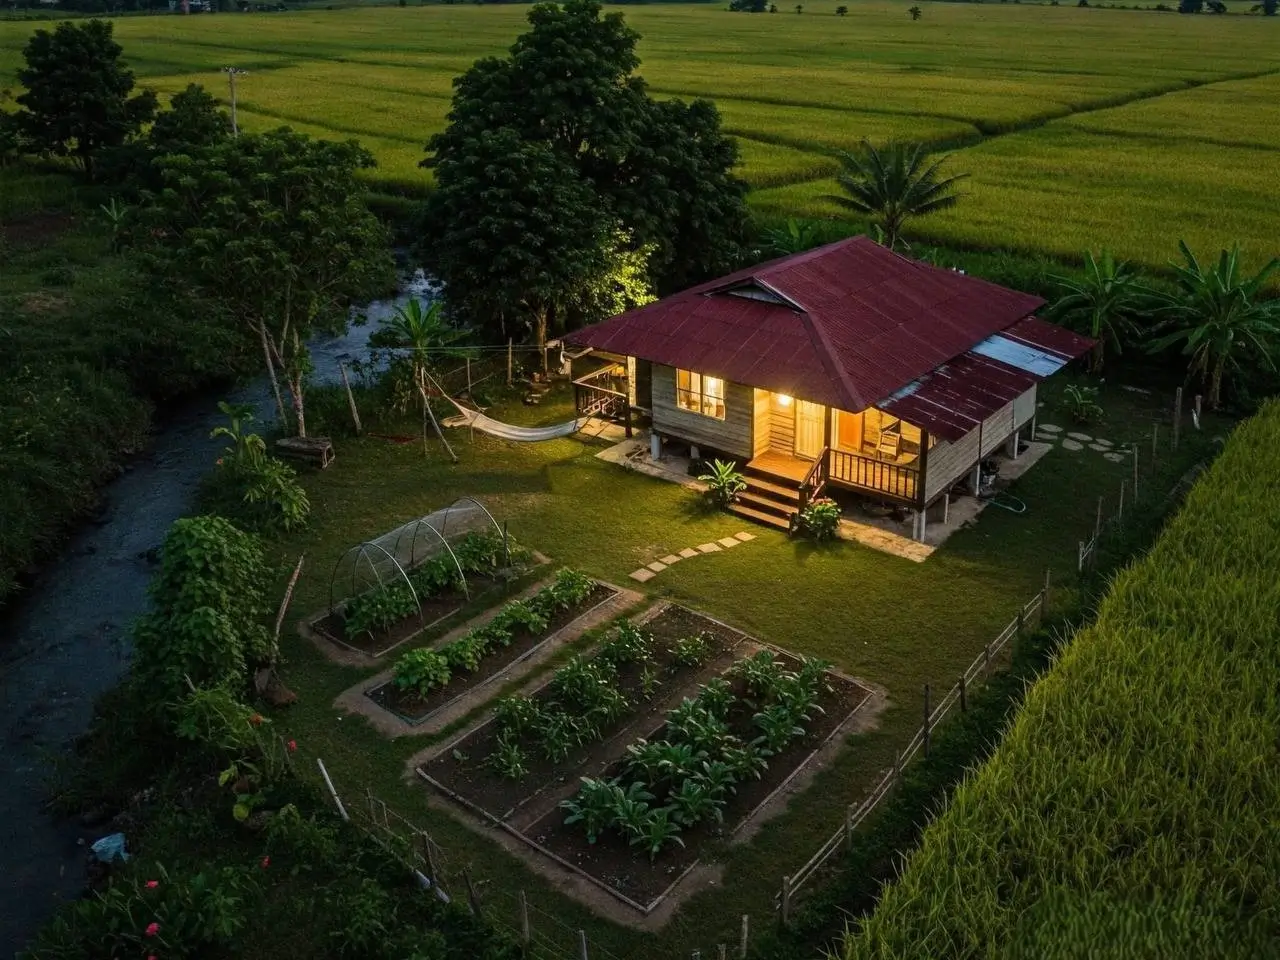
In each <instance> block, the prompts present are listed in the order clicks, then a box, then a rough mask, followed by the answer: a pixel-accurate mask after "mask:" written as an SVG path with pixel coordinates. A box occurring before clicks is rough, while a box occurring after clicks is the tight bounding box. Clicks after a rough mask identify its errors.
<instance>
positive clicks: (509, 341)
mask: <svg viewBox="0 0 1280 960" xmlns="http://www.w3.org/2000/svg"><path fill="white" fill-rule="evenodd" d="M514 343H515V341H514V340H513V339H511V338H510V337H508V338H507V386H508V387H509V386H511V383H512V375H511V368H512V352H513V347H512V344H514Z"/></svg>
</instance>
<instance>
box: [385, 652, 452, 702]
mask: <svg viewBox="0 0 1280 960" xmlns="http://www.w3.org/2000/svg"><path fill="white" fill-rule="evenodd" d="M452 675H453V673H452V670H451V668H450V665H449V660H448V658H447V657H446V656H445V655H444V654H442V653H440V652H439V651H438V650H432V649H430V648H429V647H419V648H418V649H417V650H410V651H409V652H408V653H405V654H404V655H403V656H401V657H400V658H399V659H398V660H396V666H395V673H394V674H393V679H394V682H395V685H396V686H397V687H399V688H400V689H401V690H412V691H414V692H415V693H416V694H417V695H418V696H420V697H426V695H427V694H429V693H430V692H431V691H432V690H435V689H437V688H439V687H445V686H448V685H449V680H450V678H451V677H452Z"/></svg>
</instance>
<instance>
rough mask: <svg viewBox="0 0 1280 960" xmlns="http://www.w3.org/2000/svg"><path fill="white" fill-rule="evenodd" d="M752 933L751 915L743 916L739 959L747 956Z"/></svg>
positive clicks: (739, 940)
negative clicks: (749, 936) (748, 942)
mask: <svg viewBox="0 0 1280 960" xmlns="http://www.w3.org/2000/svg"><path fill="white" fill-rule="evenodd" d="M750 932H751V915H750V914H747V913H744V914H743V915H742V933H740V934H739V935H738V957H739V960H742V958H743V957H745V956H746V955H747V936H748V934H749V933H750Z"/></svg>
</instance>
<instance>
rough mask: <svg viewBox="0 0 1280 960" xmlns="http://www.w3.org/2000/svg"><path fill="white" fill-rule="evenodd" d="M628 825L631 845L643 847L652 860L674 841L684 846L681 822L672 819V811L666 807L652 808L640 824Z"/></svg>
mask: <svg viewBox="0 0 1280 960" xmlns="http://www.w3.org/2000/svg"><path fill="white" fill-rule="evenodd" d="M628 826H629V835H630V838H631V845H632V846H633V847H641V848H643V849H644V850H645V851H646V852H647V853H648V854H649V859H650V860H652V859H654V858H655V857H656V856H657V855H658V854H659V853H661V852H662V851H663V850H664V849H666V848H667V847H668V846H670V845H671V844H672V843H678V844H679V845H680V846H682V847H683V846H684V841H683V840H682V839H680V824H679V823H677V822H676V821H675V820H674V819H672V815H671V811H670V810H668V809H667V808H666V807H663V808H661V809H659V810H650V811H649V812H648V814H647V815H646V816H645V817H644V819H643V820H641V821H640V822H639V824H637V825H634V826H631V825H630V824H629V825H628Z"/></svg>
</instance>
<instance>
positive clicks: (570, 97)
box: [422, 0, 747, 337]
mask: <svg viewBox="0 0 1280 960" xmlns="http://www.w3.org/2000/svg"><path fill="white" fill-rule="evenodd" d="M529 22H530V24H531V25H532V29H531V30H530V31H529V32H528V33H525V34H524V35H523V36H521V37H520V38H519V39H517V40H516V42H515V43H514V44H513V45H512V47H511V52H510V55H509V56H507V57H505V58H493V57H491V58H487V59H484V60H480V61H478V62H477V63H476V64H475V65H474V66H473V67H472V68H471V70H469V71H468V72H467V73H466V74H464V75H463V76H461V77H459V78H457V79H456V80H455V81H454V87H455V93H454V99H453V105H452V109H451V110H450V113H449V116H448V126H447V127H446V129H445V130H444V131H443V132H441V133H439V134H436V135H435V136H433V137H432V138H431V140H430V142H429V143H428V144H427V151H428V154H429V158H428V159H427V160H425V161H424V165H429V166H433V167H434V168H435V170H436V183H437V190H436V191H435V193H434V194H433V196H432V198H431V200H430V201H429V202H428V206H427V217H426V224H427V229H426V236H425V237H424V240H423V242H422V252H423V254H424V258H425V260H426V263H427V266H428V267H429V268H430V269H431V270H432V271H433V272H434V273H435V274H436V275H437V276H438V277H439V278H440V279H441V280H442V281H444V284H445V296H446V299H447V301H448V306H449V310H450V313H451V314H453V315H455V316H457V317H459V318H461V319H465V320H467V321H468V322H470V323H471V324H473V325H475V326H477V327H481V328H483V329H485V330H488V331H492V332H493V333H494V334H496V335H513V334H514V333H515V332H516V331H517V330H518V329H519V328H521V327H522V326H524V325H528V326H529V328H530V329H532V330H533V331H534V333H535V335H537V336H539V337H541V336H542V335H543V334H545V330H546V329H547V326H548V324H549V323H550V324H554V323H560V324H563V323H564V322H565V321H566V319H568V318H569V317H571V316H573V311H572V310H571V309H570V304H571V303H575V302H576V303H577V305H578V309H579V310H580V311H581V312H582V313H583V315H582V316H581V317H580V319H582V320H592V319H598V318H599V317H598V316H590V315H586V314H589V313H590V308H589V301H588V300H583V299H582V297H581V296H580V294H581V292H582V291H583V290H584V289H586V288H588V287H591V286H593V285H594V286H595V287H596V289H599V285H600V284H601V283H602V282H604V283H605V285H606V286H607V285H608V281H607V280H602V278H604V277H606V276H607V275H608V274H609V272H610V271H611V270H613V269H615V268H616V267H617V266H618V265H619V264H621V263H623V262H630V263H634V258H632V259H631V260H627V255H628V254H634V253H636V252H637V251H645V252H646V253H645V257H646V270H647V275H648V279H649V280H650V281H651V283H652V284H653V285H654V286H656V287H658V288H659V289H662V290H669V289H676V288H679V287H681V286H685V285H687V284H689V283H690V282H693V281H695V280H699V279H703V278H705V277H707V276H709V275H714V274H715V273H717V272H722V271H723V270H725V269H727V268H729V267H730V266H732V265H733V264H735V263H736V261H737V260H738V258H739V256H740V254H741V243H742V239H743V237H744V235H745V230H746V222H747V218H746V207H745V204H744V199H743V198H744V197H745V193H746V185H745V184H744V183H743V182H742V181H741V180H739V179H737V178H736V177H734V176H733V174H732V167H733V165H734V163H735V162H736V160H737V150H736V145H735V144H734V142H733V140H732V139H730V138H729V137H727V136H725V135H724V134H723V132H722V131H721V130H720V117H719V114H718V112H717V111H716V109H715V107H714V105H712V104H711V103H710V102H708V101H702V100H699V101H694V102H693V103H691V104H685V103H682V102H679V101H665V102H656V101H654V100H653V99H652V98H650V97H649V95H648V93H647V92H646V86H645V83H644V80H643V79H641V78H640V77H639V76H636V75H635V74H634V71H635V69H636V67H637V66H638V65H639V59H638V58H637V56H636V41H637V40H638V34H636V32H635V31H634V30H632V29H630V28H629V27H628V26H627V25H626V23H625V21H624V20H623V18H622V16H621V15H620V14H609V15H608V16H602V15H601V7H600V4H599V3H597V2H595V0H568V2H567V3H565V4H563V5H556V4H549V3H543V4H538V5H537V6H535V7H533V9H532V10H531V11H530V13H529ZM620 244H624V245H625V247H623V246H620ZM633 279H634V277H633ZM623 286H624V287H627V288H632V287H633V284H632V283H631V282H630V281H628V283H626V284H624V285H623Z"/></svg>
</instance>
